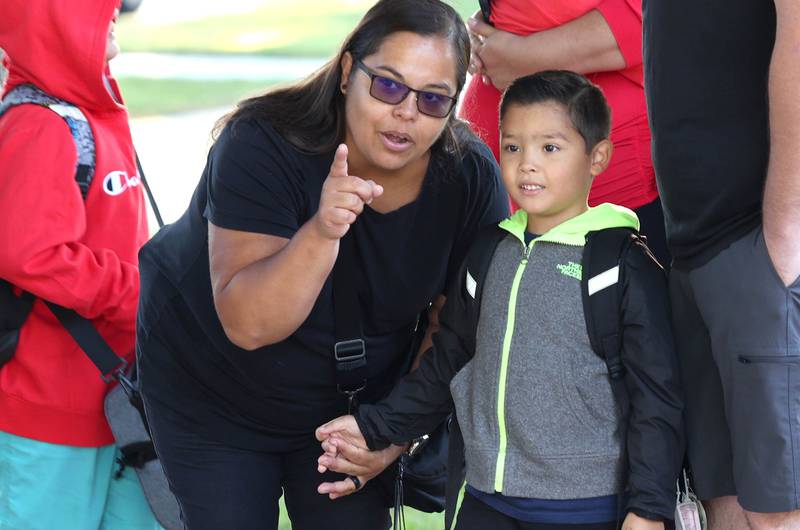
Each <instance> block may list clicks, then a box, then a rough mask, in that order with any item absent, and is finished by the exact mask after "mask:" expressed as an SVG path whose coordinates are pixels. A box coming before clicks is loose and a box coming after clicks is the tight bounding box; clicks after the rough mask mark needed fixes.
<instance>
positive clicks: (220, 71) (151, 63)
mask: <svg viewBox="0 0 800 530" xmlns="http://www.w3.org/2000/svg"><path fill="white" fill-rule="evenodd" d="M325 61H326V59H322V58H303V57H263V56H256V55H187V54H168V53H125V52H123V53H121V54H120V55H119V57H117V58H116V59H114V61H113V62H112V63H111V71H112V72H113V74H114V76H116V77H118V78H120V77H145V78H152V79H165V78H174V79H191V80H231V79H245V80H256V81H257V80H261V79H270V80H291V79H300V78H302V77H305V76H306V75H308V74H310V73H311V72H313V71H314V70H316V69H318V68H319V67H321V66H322V65H323V64H325Z"/></svg>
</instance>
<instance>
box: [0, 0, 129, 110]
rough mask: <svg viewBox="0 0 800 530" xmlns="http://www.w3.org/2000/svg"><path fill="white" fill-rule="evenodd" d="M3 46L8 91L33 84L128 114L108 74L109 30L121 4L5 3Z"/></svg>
mask: <svg viewBox="0 0 800 530" xmlns="http://www.w3.org/2000/svg"><path fill="white" fill-rule="evenodd" d="M0 4H1V5H2V9H0V11H2V15H0V48H3V49H4V50H5V52H6V55H7V66H8V69H9V75H8V82H7V84H6V88H7V89H10V88H11V87H14V86H16V85H19V84H22V83H33V84H34V85H36V86H38V87H39V88H41V89H42V90H44V91H45V92H47V93H48V94H51V95H53V96H56V97H58V98H61V99H64V100H66V101H69V102H70V103H73V104H75V105H78V106H79V107H84V108H86V109H90V110H94V111H108V110H122V109H123V108H124V107H123V106H122V105H119V104H117V103H116V102H115V101H114V98H113V97H112V96H111V94H110V93H109V92H108V89H107V88H106V84H105V82H104V81H103V76H104V75H107V76H108V77H109V81H110V84H109V86H111V87H112V90H114V91H115V92H116V93H117V96H118V99H119V101H122V99H121V98H119V90H118V88H117V84H116V82H114V81H113V79H111V78H110V75H109V72H108V67H107V64H106V59H105V55H106V39H107V36H108V27H109V24H110V23H111V19H112V18H113V16H114V10H115V9H116V8H117V7H118V6H119V0H0Z"/></svg>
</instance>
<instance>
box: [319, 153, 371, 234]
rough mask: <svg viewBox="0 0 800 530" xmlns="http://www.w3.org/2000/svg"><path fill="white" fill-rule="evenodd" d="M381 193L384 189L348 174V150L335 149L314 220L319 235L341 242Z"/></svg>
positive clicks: (369, 181)
mask: <svg viewBox="0 0 800 530" xmlns="http://www.w3.org/2000/svg"><path fill="white" fill-rule="evenodd" d="M382 193H383V187H382V186H380V185H378V184H376V183H375V182H373V181H372V180H364V179H360V178H358V177H355V176H353V175H349V174H348V173H347V146H346V145H345V144H340V145H339V147H337V148H336V154H335V155H334V157H333V163H332V164H331V170H330V172H329V173H328V178H326V179H325V183H324V184H323V185H322V195H321V196H320V199H319V209H318V210H317V213H316V215H315V216H314V218H313V220H314V222H315V226H316V227H317V229H318V231H319V233H320V234H321V235H322V236H323V237H326V238H328V239H340V238H341V237H343V236H344V235H345V234H346V233H347V230H348V229H349V228H350V225H351V224H353V223H354V222H355V220H356V219H357V218H358V216H359V215H360V214H361V212H362V211H363V210H364V205H365V204H369V203H371V202H372V199H374V198H376V197H379V196H380V195H381V194H382Z"/></svg>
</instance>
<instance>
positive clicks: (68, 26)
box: [0, 0, 161, 530]
mask: <svg viewBox="0 0 800 530" xmlns="http://www.w3.org/2000/svg"><path fill="white" fill-rule="evenodd" d="M118 7H119V0H70V1H69V2H62V1H59V0H3V2H2V16H0V47H2V48H3V49H4V50H5V53H6V56H5V61H6V63H5V64H6V66H7V67H8V80H7V85H6V87H5V90H4V91H0V92H2V101H0V168H2V169H1V170H0V176H1V178H0V182H2V186H0V212H2V213H3V221H2V223H0V280H3V283H2V284H1V285H0V289H5V290H6V291H7V290H8V289H9V284H10V285H12V286H13V287H14V289H20V290H24V291H26V292H28V293H31V294H32V295H34V296H35V297H37V300H36V301H35V303H34V305H33V308H32V310H31V312H30V314H29V315H28V316H27V318H26V319H25V320H24V326H23V327H22V328H21V330H20V334H19V341H18V343H17V344H16V347H15V348H14V349H13V351H14V354H13V357H11V358H10V359H9V360H8V361H7V362H6V363H5V364H3V365H2V367H0V528H2V529H10V528H13V529H14V530H42V529H44V530H49V529H54V528H57V529H59V530H85V529H89V528H94V529H97V528H103V529H105V530H122V529H127V530H130V529H135V530H155V529H159V528H161V527H160V525H159V524H158V523H157V522H156V520H155V518H154V516H153V513H152V512H151V510H150V507H149V506H148V504H147V501H146V499H145V496H144V494H143V492H142V489H141V485H140V484H139V480H138V478H137V477H136V473H135V470H134V469H133V468H131V467H128V468H125V469H124V470H123V469H122V468H121V467H120V465H119V463H117V461H116V459H117V458H118V457H120V455H121V454H120V452H119V450H118V449H117V447H116V446H115V445H114V437H113V435H112V433H111V430H110V428H109V426H108V422H107V421H106V418H105V414H104V413H103V399H104V397H105V395H106V393H107V392H108V390H109V389H110V388H111V386H110V385H109V384H108V383H107V382H105V381H103V379H101V377H100V373H99V371H98V369H97V368H96V367H95V366H94V365H93V364H92V363H91V362H90V361H89V359H88V358H87V356H86V355H85V354H84V352H83V351H81V350H80V349H79V348H78V346H77V344H76V343H75V341H74V340H73V339H72V337H71V336H70V335H69V334H68V333H67V331H66V329H65V328H64V327H63V326H61V325H60V324H59V323H58V321H56V320H55V317H54V315H53V313H52V312H51V311H50V310H49V309H48V308H47V306H45V305H44V303H43V302H42V300H48V301H52V302H55V303H56V304H58V305H61V306H63V307H66V308H68V309H72V310H74V311H76V312H78V313H79V314H80V315H81V316H84V317H86V318H89V319H91V320H92V323H93V324H94V325H95V327H97V329H98V331H99V332H100V333H101V334H102V335H103V337H104V339H105V340H106V341H107V342H108V343H109V345H110V346H111V347H112V348H113V349H114V351H115V352H117V353H118V354H119V355H121V356H124V357H125V358H126V359H127V360H128V361H130V362H132V361H133V358H134V339H135V325H136V308H137V301H138V296H139V269H138V265H137V263H138V259H137V255H138V251H139V248H140V247H141V246H142V245H143V244H144V242H145V241H146V240H147V237H148V230H147V219H146V210H145V203H144V194H143V192H142V189H141V186H138V185H135V184H129V185H127V186H119V185H117V184H118V183H119V182H120V181H122V182H128V181H130V182H135V183H136V184H138V178H134V177H135V176H136V175H137V171H136V162H135V158H134V151H133V144H132V143H131V132H130V127H129V124H128V113H127V111H126V109H125V106H124V104H123V99H122V95H121V93H120V91H119V87H118V85H117V82H116V81H115V80H114V78H113V77H112V76H111V71H110V70H109V64H108V63H109V61H110V60H111V59H113V58H114V57H115V56H116V55H117V54H118V53H119V47H118V46H117V42H116V39H115V33H114V29H115V21H116V17H117V14H118V11H117V9H118ZM31 85H35V87H36V88H37V89H39V90H41V91H43V92H45V93H46V94H47V95H48V96H51V97H53V98H58V99H59V100H63V101H66V102H69V103H70V104H71V105H72V106H71V107H67V106H66V105H62V104H61V103H52V104H48V105H44V104H33V103H28V104H18V105H12V104H11V102H12V101H14V99H13V98H14V97H15V95H17V94H20V93H23V94H24V93H26V92H27V93H30V92H31V91H32V90H33V87H32V86H31ZM20 100H23V98H21V97H20V99H17V101H20ZM76 109H78V110H76ZM62 116H67V118H69V122H67V121H65V118H64V117H62ZM87 131H91V137H90V136H89V134H88V133H87ZM92 137H93V139H92ZM79 144H80V145H82V146H84V149H82V150H79V149H78V148H77V146H78V145H79ZM87 146H91V147H92V149H91V156H90V157H88V159H87V158H84V157H82V156H80V155H81V154H82V153H83V154H85V153H86V152H88V151H89V147H87ZM92 175H93V177H92ZM79 182H80V183H81V184H83V185H84V187H83V188H81V187H80V186H79ZM84 193H85V198H84ZM6 282H7V283H6ZM1 300H2V301H3V302H5V301H6V300H7V299H6V298H2V299H1ZM0 303H2V302H0ZM10 312H11V309H10V308H9V307H8V306H2V307H0V313H2V315H3V316H4V317H5V316H12V315H11V314H10ZM11 329H13V328H11ZM3 331H6V330H5V329H4V330H3ZM6 336H8V335H7V334H6ZM2 346H3V349H4V350H5V351H4V353H6V352H7V351H8V347H7V346H8V343H5V344H2ZM3 360H5V358H4V359H3ZM118 472H119V474H118Z"/></svg>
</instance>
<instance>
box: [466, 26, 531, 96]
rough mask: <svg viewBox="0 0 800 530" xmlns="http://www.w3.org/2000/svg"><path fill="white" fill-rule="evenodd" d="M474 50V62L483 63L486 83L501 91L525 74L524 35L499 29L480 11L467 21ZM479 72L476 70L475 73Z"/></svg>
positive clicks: (481, 64)
mask: <svg viewBox="0 0 800 530" xmlns="http://www.w3.org/2000/svg"><path fill="white" fill-rule="evenodd" d="M467 25H468V26H469V31H470V38H471V42H479V43H480V44H478V45H477V46H476V45H473V53H472V55H475V56H477V57H475V58H474V59H473V57H470V59H471V61H470V64H472V63H473V62H474V63H475V65H476V66H478V65H479V67H480V72H481V74H482V75H481V78H482V79H483V82H484V83H487V84H488V83H492V84H493V85H494V86H496V87H497V88H498V90H505V89H506V87H508V85H510V84H511V82H512V81H513V80H514V79H516V78H518V77H520V76H522V75H525V74H526V73H528V72H526V71H525V67H526V58H525V56H524V51H525V42H524V37H520V36H517V35H514V34H513V33H509V32H507V31H502V30H499V29H497V28H495V27H493V26H491V25H489V24H487V23H486V22H485V21H484V20H483V16H481V15H480V12H478V13H476V14H475V15H473V16H472V17H470V19H469V20H468V21H467ZM473 73H475V72H473Z"/></svg>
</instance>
